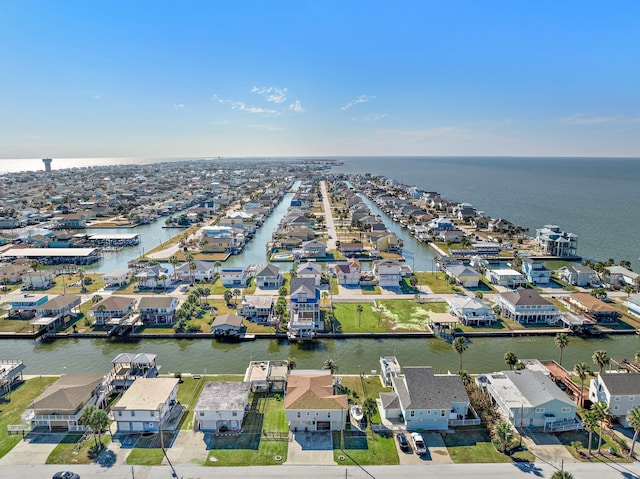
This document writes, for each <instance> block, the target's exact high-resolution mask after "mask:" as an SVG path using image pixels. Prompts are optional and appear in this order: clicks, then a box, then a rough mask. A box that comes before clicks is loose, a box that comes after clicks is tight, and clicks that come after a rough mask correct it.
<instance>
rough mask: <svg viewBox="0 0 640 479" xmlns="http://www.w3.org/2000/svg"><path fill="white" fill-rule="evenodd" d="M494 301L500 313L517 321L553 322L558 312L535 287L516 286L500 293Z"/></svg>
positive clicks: (556, 318)
mask: <svg viewBox="0 0 640 479" xmlns="http://www.w3.org/2000/svg"><path fill="white" fill-rule="evenodd" d="M496 303H497V304H498V306H500V308H501V309H502V315H503V316H506V317H507V318H510V319H513V320H514V321H518V322H519V323H522V324H525V323H547V324H555V323H557V322H558V321H559V320H560V312H559V311H558V310H557V309H556V308H555V307H554V306H553V304H551V303H550V302H549V301H547V300H546V299H544V298H543V297H542V296H540V293H538V292H537V291H536V290H535V289H525V288H518V289H517V290H516V291H509V292H507V293H500V295H499V296H498V298H497V301H496Z"/></svg>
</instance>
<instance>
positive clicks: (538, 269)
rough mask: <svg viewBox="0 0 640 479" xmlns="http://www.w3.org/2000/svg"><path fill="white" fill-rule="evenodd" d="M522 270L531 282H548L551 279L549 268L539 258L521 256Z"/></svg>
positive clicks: (536, 283)
mask: <svg viewBox="0 0 640 479" xmlns="http://www.w3.org/2000/svg"><path fill="white" fill-rule="evenodd" d="M522 272H523V273H524V276H525V277H526V278H527V281H528V282H529V283H531V284H535V285H538V284H549V281H550V280H551V273H552V271H551V270H550V269H547V268H546V267H545V265H544V263H543V262H542V261H541V260H538V259H535V258H523V260H522Z"/></svg>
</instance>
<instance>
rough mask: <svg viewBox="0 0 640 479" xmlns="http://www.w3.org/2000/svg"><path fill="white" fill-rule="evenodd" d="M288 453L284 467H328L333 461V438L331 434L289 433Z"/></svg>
mask: <svg viewBox="0 0 640 479" xmlns="http://www.w3.org/2000/svg"><path fill="white" fill-rule="evenodd" d="M290 434H291V435H292V438H293V440H292V441H290V442H289V452H288V453H287V461H286V462H285V465H310V464H317V465H329V464H335V461H334V460H333V438H332V436H331V432H295V433H290Z"/></svg>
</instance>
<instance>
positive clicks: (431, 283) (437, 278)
mask: <svg viewBox="0 0 640 479" xmlns="http://www.w3.org/2000/svg"><path fill="white" fill-rule="evenodd" d="M416 276H418V284H419V285H426V286H427V287H428V288H429V289H430V290H431V291H432V292H433V293H436V294H455V293H457V292H458V288H455V286H453V285H451V284H449V282H448V281H447V280H446V279H445V276H444V273H442V272H431V271H418V272H416Z"/></svg>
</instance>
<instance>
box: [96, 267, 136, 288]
mask: <svg viewBox="0 0 640 479" xmlns="http://www.w3.org/2000/svg"><path fill="white" fill-rule="evenodd" d="M131 274H132V272H131V270H130V269H114V270H112V271H109V272H108V273H105V274H103V275H102V283H103V284H104V285H105V287H115V286H118V287H120V286H125V285H127V284H129V281H130V280H131Z"/></svg>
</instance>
